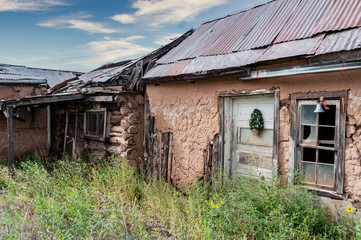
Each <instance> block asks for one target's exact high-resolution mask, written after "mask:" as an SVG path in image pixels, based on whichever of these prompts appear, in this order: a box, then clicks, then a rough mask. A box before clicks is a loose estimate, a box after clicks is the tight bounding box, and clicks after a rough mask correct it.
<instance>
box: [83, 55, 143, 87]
mask: <svg viewBox="0 0 361 240" xmlns="http://www.w3.org/2000/svg"><path fill="white" fill-rule="evenodd" d="M136 61H137V60H132V61H129V62H126V63H125V64H123V65H120V66H116V67H109V68H100V69H95V70H93V71H90V72H87V73H85V74H83V75H81V76H79V79H80V80H82V81H84V82H88V81H92V82H106V81H108V80H109V79H111V78H112V77H114V76H117V75H118V74H120V73H121V72H122V71H123V70H125V69H126V68H127V67H129V66H130V65H132V64H134V63H135V62H136Z"/></svg>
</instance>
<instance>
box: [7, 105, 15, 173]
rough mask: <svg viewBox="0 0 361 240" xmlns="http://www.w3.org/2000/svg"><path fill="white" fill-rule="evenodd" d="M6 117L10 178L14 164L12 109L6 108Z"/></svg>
mask: <svg viewBox="0 0 361 240" xmlns="http://www.w3.org/2000/svg"><path fill="white" fill-rule="evenodd" d="M6 115H7V128H8V129H7V130H8V168H9V174H10V176H13V175H14V168H15V166H14V163H15V154H14V126H13V108H12V107H8V108H7V109H6Z"/></svg>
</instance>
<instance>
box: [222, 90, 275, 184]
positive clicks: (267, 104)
mask: <svg viewBox="0 0 361 240" xmlns="http://www.w3.org/2000/svg"><path fill="white" fill-rule="evenodd" d="M255 108H257V109H259V110H260V111H261V112H262V115H263V119H264V129H263V130H262V131H261V132H260V134H259V135H253V134H252V130H251V129H250V127H249V120H250V118H251V114H252V112H253V110H254V109H255ZM273 122H274V96H273V95H257V96H245V97H237V98H228V99H226V101H225V169H226V171H229V174H230V175H234V174H241V175H252V176H259V175H260V174H262V175H263V176H265V177H267V178H271V177H272V173H273V170H274V169H275V167H276V163H274V162H273V160H272V149H273V134H274V132H273V126H274V123H273ZM227 161H228V162H227Z"/></svg>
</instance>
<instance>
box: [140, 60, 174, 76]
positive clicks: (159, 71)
mask: <svg viewBox="0 0 361 240" xmlns="http://www.w3.org/2000/svg"><path fill="white" fill-rule="evenodd" d="M172 66H173V63H169V64H162V65H157V66H155V67H153V68H152V69H150V70H149V71H148V72H147V73H146V74H145V76H144V77H143V78H156V77H163V76H165V73H166V72H168V71H169V69H170V68H171V67H172Z"/></svg>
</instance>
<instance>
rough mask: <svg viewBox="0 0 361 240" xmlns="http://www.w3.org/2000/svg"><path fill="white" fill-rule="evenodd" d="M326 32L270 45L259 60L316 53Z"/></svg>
mask: <svg viewBox="0 0 361 240" xmlns="http://www.w3.org/2000/svg"><path fill="white" fill-rule="evenodd" d="M323 37H324V34H322V35H320V36H317V37H314V38H306V39H301V40H295V41H291V42H284V43H279V44H275V45H272V46H270V47H269V48H268V49H267V51H265V53H264V54H263V55H262V56H261V57H260V58H259V59H258V60H257V61H258V62H262V61H270V60H275V59H281V58H287V57H295V56H302V55H310V54H315V52H316V50H317V48H318V47H319V46H320V44H321V41H322V39H323Z"/></svg>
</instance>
